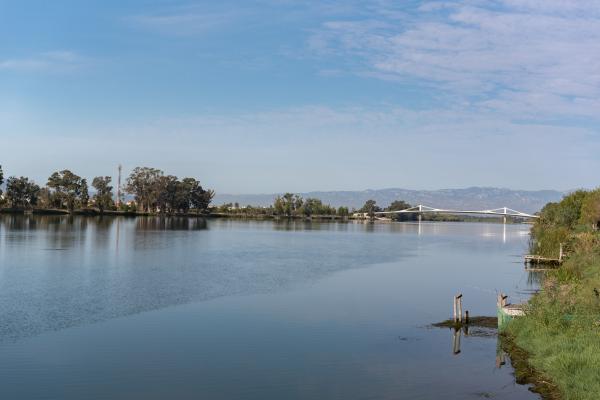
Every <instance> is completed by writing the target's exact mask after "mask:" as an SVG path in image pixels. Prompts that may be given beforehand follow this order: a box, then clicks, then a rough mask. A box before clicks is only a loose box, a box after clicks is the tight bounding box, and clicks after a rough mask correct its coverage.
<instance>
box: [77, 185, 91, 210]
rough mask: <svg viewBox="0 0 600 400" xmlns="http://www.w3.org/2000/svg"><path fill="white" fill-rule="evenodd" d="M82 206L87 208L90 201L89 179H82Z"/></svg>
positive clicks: (80, 197)
mask: <svg viewBox="0 0 600 400" xmlns="http://www.w3.org/2000/svg"><path fill="white" fill-rule="evenodd" d="M79 199H80V201H81V208H86V207H87V206H88V204H89V203H90V193H89V192H88V184H87V179H82V180H81V194H80V196H79Z"/></svg>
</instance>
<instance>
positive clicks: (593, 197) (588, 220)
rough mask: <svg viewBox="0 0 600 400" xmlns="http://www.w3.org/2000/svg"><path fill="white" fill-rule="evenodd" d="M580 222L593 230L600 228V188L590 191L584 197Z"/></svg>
mask: <svg viewBox="0 0 600 400" xmlns="http://www.w3.org/2000/svg"><path fill="white" fill-rule="evenodd" d="M579 222H580V223H581V224H583V225H587V226H590V227H591V228H592V230H598V228H600V189H596V190H594V191H591V192H589V193H588V194H587V196H586V197H585V199H583V202H582V203H581V212H580V217H579Z"/></svg>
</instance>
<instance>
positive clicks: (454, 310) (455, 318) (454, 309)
mask: <svg viewBox="0 0 600 400" xmlns="http://www.w3.org/2000/svg"><path fill="white" fill-rule="evenodd" d="M456 301H457V300H456V296H454V303H453V318H454V323H457V322H458V318H457V317H456Z"/></svg>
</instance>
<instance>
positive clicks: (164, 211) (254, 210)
mask: <svg viewBox="0 0 600 400" xmlns="http://www.w3.org/2000/svg"><path fill="white" fill-rule="evenodd" d="M3 183H4V175H3V172H2V166H1V165H0V213H12V214H24V213H27V214H29V213H31V214H41V215H63V214H70V215H87V216H95V215H113V216H131V217H134V216H177V217H212V218H236V219H276V220H278V219H295V220H319V221H347V220H367V221H379V222H392V221H417V219H418V215H417V214H396V215H392V216H391V217H389V218H378V217H376V215H375V213H377V212H380V211H399V210H404V209H407V208H410V207H411V205H410V204H408V203H407V202H405V201H402V200H396V201H393V202H392V203H391V204H390V205H389V206H387V207H385V208H382V207H380V206H378V205H377V203H376V202H375V200H367V201H366V202H365V204H364V205H363V206H362V207H361V208H360V209H358V210H357V209H354V208H352V209H351V208H349V207H344V206H340V207H338V208H335V207H332V206H331V205H329V204H324V203H323V202H322V201H321V200H320V199H317V198H306V199H303V198H302V197H301V196H299V195H297V194H293V193H285V194H283V195H281V196H277V197H276V198H275V199H274V202H273V204H272V205H270V206H268V207H255V206H251V205H247V206H240V205H239V204H238V203H233V204H232V203H228V204H222V205H220V206H214V205H211V201H212V199H213V198H214V195H215V192H214V191H213V190H210V189H204V188H203V187H202V185H201V184H200V182H199V181H198V180H196V179H195V178H183V179H179V178H177V177H176V176H173V175H165V174H164V172H163V171H161V170H159V169H156V168H150V167H136V168H134V169H133V170H132V171H131V173H130V175H129V176H128V177H127V179H126V182H125V185H124V186H123V187H122V188H121V187H117V189H116V194H115V193H114V190H113V189H114V188H113V186H112V178H111V177H110V176H97V177H95V178H93V180H92V184H91V187H92V188H93V192H92V193H91V194H90V188H89V185H88V181H87V179H86V178H82V177H80V176H78V175H77V174H75V173H73V172H72V171H70V170H68V169H65V170H62V171H56V172H54V173H52V174H51V175H50V176H49V177H48V181H47V183H46V185H45V186H43V187H41V186H39V185H38V184H37V183H35V182H34V181H33V180H30V179H29V178H27V177H23V176H21V177H16V176H11V177H9V178H8V179H6V185H5V190H4V191H3V190H2V185H3ZM125 194H127V195H128V198H129V200H127V201H126V199H125ZM422 220H423V221H453V222H495V221H496V220H497V219H496V218H493V217H476V216H464V215H463V216H457V215H449V214H423V215H422ZM515 221H517V220H511V222H515Z"/></svg>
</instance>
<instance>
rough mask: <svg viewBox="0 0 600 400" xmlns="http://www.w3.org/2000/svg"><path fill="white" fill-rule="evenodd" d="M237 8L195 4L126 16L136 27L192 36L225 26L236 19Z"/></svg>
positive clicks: (237, 14) (162, 32)
mask: <svg viewBox="0 0 600 400" xmlns="http://www.w3.org/2000/svg"><path fill="white" fill-rule="evenodd" d="M239 13H240V11H239V10H228V11H223V10H219V11H215V10H212V9H210V8H209V7H201V6H196V5H189V6H180V7H174V8H169V9H166V10H162V11H159V12H156V13H153V14H139V15H134V16H130V17H127V18H126V21H127V22H128V23H129V24H131V25H132V26H134V27H136V28H142V29H147V30H151V31H154V32H157V33H161V34H167V35H175V36H193V35H197V34H202V33H206V32H210V31H212V30H214V29H217V28H220V27H222V26H227V25H229V24H231V23H232V22H233V21H235V20H236V19H237V17H238V16H239Z"/></svg>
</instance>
